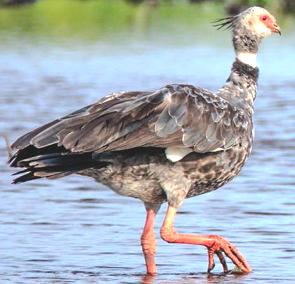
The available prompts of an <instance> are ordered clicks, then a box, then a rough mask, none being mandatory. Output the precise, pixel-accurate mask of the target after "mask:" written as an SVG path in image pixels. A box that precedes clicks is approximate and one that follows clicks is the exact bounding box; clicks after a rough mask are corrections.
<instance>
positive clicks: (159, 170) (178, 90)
mask: <svg viewBox="0 0 295 284" xmlns="http://www.w3.org/2000/svg"><path fill="white" fill-rule="evenodd" d="M257 75H258V70H257V69H256V68H251V67H250V66H247V65H245V64H243V63H242V62H239V61H235V62H234V64H233V67H232V72H231V75H230V77H229V79H228V81H227V83H226V84H225V86H224V88H223V89H221V90H219V92H217V93H216V94H214V93H212V92H210V91H208V90H205V89H201V88H198V87H194V86H191V85H168V86H166V87H164V88H161V89H159V90H157V91H153V92H124V93H118V94H113V95H110V96H108V97H105V98H103V99H101V100H100V101H98V102H97V103H95V104H93V105H90V106H87V107H85V108H82V109H80V110H78V111H76V112H74V113H72V114H70V115H68V116H65V117H63V118H61V119H58V120H55V121H54V122H52V123H49V124H48V125H46V126H43V127H41V128H39V129H36V130H34V131H32V132H31V133H28V134H26V135H24V136H23V137H21V138H19V139H18V140H17V141H16V142H15V143H14V144H13V145H12V147H13V149H17V152H16V153H15V155H14V156H13V158H12V160H11V166H19V167H25V168H26V169H25V171H22V173H23V174H24V176H21V177H19V178H17V179H16V180H15V182H21V181H26V180H27V179H31V178H37V177H49V178H56V177H60V176H64V175H67V174H71V173H74V172H76V173H79V174H81V175H87V176H91V177H94V178H95V179H96V180H97V181H99V182H102V183H104V184H106V185H108V186H109V187H110V188H112V189H113V190H115V191H116V192H119V193H120V194H123V195H127V196H133V197H136V198H140V199H141V200H143V201H144V202H149V203H151V202H153V199H155V200H157V202H158V201H159V200H161V202H164V201H166V200H167V194H168V195H172V193H170V191H171V190H170V188H169V186H171V187H173V190H176V191H177V190H180V192H182V195H184V196H181V197H179V198H180V199H179V201H178V202H176V201H175V198H174V197H173V198H172V199H173V203H175V204H176V203H181V202H182V199H183V198H184V197H185V195H187V196H194V195H198V194H201V193H204V192H207V191H210V190H213V189H215V188H217V187H219V186H221V185H222V184H224V183H225V182H226V181H228V180H229V179H231V178H232V177H233V176H235V175H236V174H237V173H238V172H239V171H240V168H241V166H242V165H243V163H244V160H245V159H246V157H247V155H248V153H249V150H250V148H251V141H252V107H253V105H252V102H253V99H254V97H255V90H256V80H257ZM229 96H231V97H232V98H233V99H232V100H230V97H229ZM249 96H250V97H251V98H250V99H249ZM170 146H179V147H180V146H181V147H188V148H191V149H192V150H193V151H194V152H195V153H192V154H190V155H188V157H186V158H184V159H182V160H181V161H179V162H176V163H172V162H171V161H169V160H168V159H167V158H166V156H165V153H164V149H165V148H166V147H170ZM215 151H217V152H215ZM87 159H88V160H87ZM208 165H210V167H208ZM206 168H207V170H204V169H206ZM134 172H136V173H137V174H134ZM176 177H177V178H176ZM144 185H146V186H144ZM176 187H178V188H179V189H176ZM155 192H156V193H155ZM168 192H169V193H168ZM176 195H178V194H176ZM168 201H169V199H168ZM171 202H172V201H170V203H171Z"/></svg>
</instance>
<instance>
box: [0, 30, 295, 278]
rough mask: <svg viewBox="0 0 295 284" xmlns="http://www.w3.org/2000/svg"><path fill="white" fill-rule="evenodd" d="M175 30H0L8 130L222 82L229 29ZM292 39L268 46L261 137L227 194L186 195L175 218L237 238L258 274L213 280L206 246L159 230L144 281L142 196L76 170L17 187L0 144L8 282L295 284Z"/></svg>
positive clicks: (1, 94)
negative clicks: (138, 93) (153, 263)
mask: <svg viewBox="0 0 295 284" xmlns="http://www.w3.org/2000/svg"><path fill="white" fill-rule="evenodd" d="M166 32H167V31H165V33H164V32H163V31H162V32H161V30H160V31H158V30H156V29H154V30H153V31H152V32H149V33H145V32H143V33H139V34H138V33H136V34H134V33H133V32H130V31H128V30H125V31H123V32H122V31H121V32H120V33H119V34H114V35H113V36H111V35H108V36H107V37H104V36H99V37H98V38H96V39H93V40H86V39H83V38H76V37H66V38H63V37H55V36H52V35H51V36H48V37H47V36H46V35H44V34H43V35H30V34H29V35H28V34H24V33H23V32H22V31H21V32H20V33H7V32H6V31H3V30H2V31H1V32H0V37H1V39H2V40H1V46H0V86H1V89H0V98H1V104H0V130H1V133H6V134H7V135H8V136H9V138H10V139H11V140H13V139H15V138H17V137H18V136H19V135H21V134H23V133H24V132H26V131H28V130H30V129H32V128H34V127H36V126H39V125H40V124H42V123H45V122H47V121H50V120H52V119H54V118H56V117H60V116H62V115H64V114H67V113H69V112H71V111H73V110H75V109H77V108H80V107H81V106H83V105H87V104H89V103H91V102H94V101H96V100H97V99H98V98H100V97H101V96H104V95H106V94H108V93H110V92H112V91H121V90H136V89H140V90H143V89H152V88H157V87H160V86H163V85H164V84H166V83H170V82H189V83H193V84H196V85H200V86H203V87H207V88H209V89H217V88H218V87H220V86H221V85H222V83H223V82H224V80H225V79H226V77H227V74H228V72H229V67H230V64H231V62H232V58H233V55H232V50H231V47H230V43H229V40H228V35H227V34H226V33H222V32H216V31H212V30H211V28H210V27H208V30H205V31H196V30H194V29H190V30H182V31H181V33H177V34H175V33H173V31H170V33H166ZM294 41H295V39H294V35H292V34H290V33H289V34H288V33H287V34H286V35H285V36H284V37H282V38H279V37H273V38H271V39H268V40H266V41H265V42H264V44H263V47H262V48H261V51H260V57H259V63H260V66H261V76H260V80H259V93H258V97H257V101H256V114H255V125H256V141H255V145H254V150H253V153H252V156H251V158H250V159H249V160H248V161H247V165H246V166H245V167H244V169H243V171H242V173H241V174H240V176H239V177H237V178H236V179H235V180H234V181H233V182H231V183H230V184H228V185H226V186H224V187H223V188H222V189H219V190H217V191H215V192H212V193H209V194H205V195H203V196H199V197H195V198H192V199H190V200H186V202H185V203H184V205H183V206H182V208H181V210H180V212H179V214H178V217H177V221H176V227H177V228H178V229H179V231H181V232H190V233H194V232H195V233H205V234H206V233H211V234H220V235H222V236H224V237H226V238H227V239H229V240H231V241H232V242H233V243H234V244H236V245H237V247H238V248H239V249H240V251H241V252H242V253H243V254H244V255H245V256H246V257H247V259H248V261H249V263H250V264H251V266H252V267H253V269H254V271H253V272H252V273H251V274H249V275H244V276H234V275H228V276H222V275H219V274H216V275H212V276H208V275H207V274H206V273H204V272H205V271H206V269H207V252H206V250H205V249H204V248H202V247H192V246H189V245H187V246H186V245H171V244H166V243H165V242H163V241H161V240H160V237H159V233H158V234H157V236H158V253H157V263H158V271H159V274H158V276H157V277H155V278H149V277H146V278H145V277H144V271H145V267H144V261H143V257H142V254H141V247H140V245H139V237H140V234H141V230H142V227H143V223H144V218H145V216H144V215H145V210H144V208H143V206H142V205H141V203H140V202H139V201H137V200H133V199H128V198H125V197H121V196H117V195H115V194H114V193H113V192H111V191H110V190H108V189H107V188H105V187H103V186H101V185H99V184H97V183H95V182H93V181H92V180H90V179H87V178H84V177H79V176H70V177H67V178H64V179H60V180H55V181H47V180H44V181H43V180H41V181H34V182H30V183H26V184H21V185H11V184H10V182H11V179H12V178H11V176H10V175H11V173H12V172H13V171H12V170H11V169H10V168H8V166H7V165H6V164H5V162H6V159H7V158H6V149H5V144H4V142H3V141H2V140H1V141H0V171H1V172H0V220H1V223H0V249H1V257H0V281H1V283H277V282H278V281H280V282H281V283H293V282H294V277H295V271H294V267H293V264H294V260H295V249H294V247H295V241H294V239H295V226H294V223H295V222H294V211H295V210H294V205H295V202H294V200H293V196H294V193H293V188H294V185H295V173H294V164H295V143H294V141H295V124H294V118H295V112H294V106H295V99H294V92H295V84H294V77H295V71H294V68H292V62H295V53H294ZM165 208H166V205H164V206H163V208H162V210H161V211H160V213H159V215H158V217H157V225H156V230H157V232H159V228H160V225H161V221H162V219H163V216H164V215H163V214H164V211H165V210H164V209H165ZM215 271H216V272H221V267H220V265H217V267H216V269H215Z"/></svg>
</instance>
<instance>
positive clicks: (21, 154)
mask: <svg viewBox="0 0 295 284" xmlns="http://www.w3.org/2000/svg"><path fill="white" fill-rule="evenodd" d="M9 162H10V166H12V167H21V168H25V169H23V170H20V171H18V172H16V173H14V174H13V175H20V174H21V176H19V177H17V178H16V179H14V180H13V183H21V182H26V181H29V180H35V179H40V178H44V177H45V178H48V179H55V178H60V177H63V176H67V175H70V174H72V173H75V172H78V171H81V170H84V169H87V168H92V167H96V168H101V167H104V166H106V162H100V161H98V160H96V159H94V158H93V155H92V153H91V152H87V153H71V152H69V151H68V150H66V149H65V148H63V147H58V146H57V145H52V146H48V147H45V148H41V149H37V148H35V147H33V146H28V147H26V148H24V149H21V150H19V151H18V152H17V153H16V154H15V155H14V156H13V157H12V158H11V159H10V161H9Z"/></svg>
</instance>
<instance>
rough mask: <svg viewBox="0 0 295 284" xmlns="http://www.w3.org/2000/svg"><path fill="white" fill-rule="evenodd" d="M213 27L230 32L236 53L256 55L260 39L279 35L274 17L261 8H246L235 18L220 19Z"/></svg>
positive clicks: (278, 28) (279, 31)
mask: <svg viewBox="0 0 295 284" xmlns="http://www.w3.org/2000/svg"><path fill="white" fill-rule="evenodd" d="M214 25H215V26H216V27H217V28H218V29H222V28H224V29H230V30H232V32H233V44H234V48H235V50H236V53H241V52H242V53H250V54H256V53H257V51H258V46H259V43H260V41H261V39H263V38H264V37H266V36H269V35H271V34H272V33H278V34H281V30H280V27H279V26H278V24H277V21H276V19H275V17H274V16H273V15H271V14H270V13H269V12H268V11H267V10H266V9H264V8H261V7H251V8H248V9H247V10H245V11H243V12H241V13H240V14H238V15H236V16H230V17H227V18H223V19H220V20H218V21H216V22H215V24H214Z"/></svg>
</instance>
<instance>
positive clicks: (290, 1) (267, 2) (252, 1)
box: [0, 0, 295, 13]
mask: <svg viewBox="0 0 295 284" xmlns="http://www.w3.org/2000/svg"><path fill="white" fill-rule="evenodd" d="M37 1H44V0H0V5H2V6H14V7H15V6H19V5H24V4H32V3H35V2H37ZM69 1H71V0H69ZM72 1H73V2H74V1H76V0H72ZM80 1H81V2H93V1H96V2H101V1H105V2H117V1H116V0H80ZM125 1H126V2H129V3H131V4H135V5H136V4H142V3H144V2H145V3H147V4H149V5H150V6H157V5H161V4H171V5H175V4H179V3H180V2H181V3H187V4H198V3H204V2H213V3H216V4H222V5H224V7H225V9H226V10H227V11H228V12H229V13H237V12H239V11H240V10H242V9H244V8H245V7H249V6H255V5H257V6H262V7H271V8H272V9H278V10H280V11H285V12H294V11H295V1H294V0H125ZM52 2H54V1H52Z"/></svg>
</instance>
